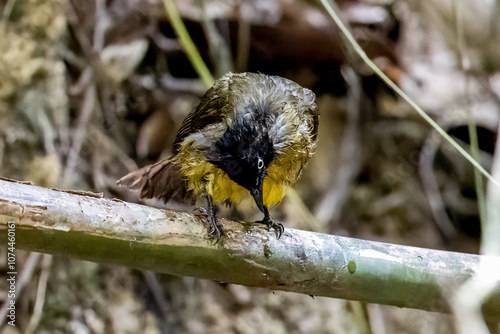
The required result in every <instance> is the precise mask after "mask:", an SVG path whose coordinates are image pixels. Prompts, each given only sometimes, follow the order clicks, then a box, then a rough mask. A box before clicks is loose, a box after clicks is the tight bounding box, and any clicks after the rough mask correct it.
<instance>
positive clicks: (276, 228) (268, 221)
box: [256, 217, 285, 239]
mask: <svg viewBox="0 0 500 334" xmlns="http://www.w3.org/2000/svg"><path fill="white" fill-rule="evenodd" d="M256 223H259V224H264V225H267V228H268V229H271V228H273V229H274V231H275V232H276V237H277V238H278V239H279V238H281V235H282V234H283V232H284V231H285V227H284V226H283V224H281V223H276V222H275V221H274V220H273V219H272V218H271V217H267V218H264V219H263V220H261V221H257V222H256Z"/></svg>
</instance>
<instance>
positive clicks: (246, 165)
mask: <svg viewBox="0 0 500 334" xmlns="http://www.w3.org/2000/svg"><path fill="white" fill-rule="evenodd" d="M247 110H248V112H247V113H245V114H244V115H243V117H240V118H238V119H234V120H233V121H232V123H231V126H230V127H229V128H228V129H227V130H226V131H225V133H224V134H223V135H222V137H221V138H220V139H219V140H217V141H216V142H215V143H214V144H213V145H212V146H211V147H210V149H209V150H208V152H207V160H208V161H209V162H210V163H212V164H214V165H215V166H217V167H218V168H220V169H222V170H223V171H224V172H225V173H226V174H227V175H228V176H229V177H230V178H231V180H233V181H234V182H236V183H238V184H239V185H241V186H242V187H245V188H246V189H249V190H251V189H254V188H255V187H256V186H258V185H259V184H260V185H261V184H262V182H263V180H264V178H265V176H266V171H267V168H268V167H269V165H270V164H271V162H272V161H273V160H274V158H275V155H276V152H275V149H274V147H273V141H272V138H270V137H269V131H268V129H269V126H270V125H271V124H270V123H271V122H272V119H273V117H272V116H273V115H272V114H270V113H269V112H267V113H266V110H265V109H263V108H256V107H255V106H249V107H247ZM259 159H261V160H262V161H263V166H261V168H259Z"/></svg>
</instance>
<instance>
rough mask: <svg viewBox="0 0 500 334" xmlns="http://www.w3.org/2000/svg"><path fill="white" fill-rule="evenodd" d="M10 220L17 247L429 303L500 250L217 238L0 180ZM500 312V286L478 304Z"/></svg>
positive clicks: (297, 233)
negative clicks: (485, 251)
mask: <svg viewBox="0 0 500 334" xmlns="http://www.w3.org/2000/svg"><path fill="white" fill-rule="evenodd" d="M9 222H15V234H16V247H18V248H22V249H26V250H31V251H37V252H43V253H50V254H64V255H69V256H73V257H76V258H79V259H84V260H89V261H96V262H107V263H117V264H121V265H125V266H130V267H135V268H141V269H149V270H153V271H156V272H162V273H168V274H173V275H183V276H195V277H200V278H206V279H212V280H216V281H223V282H229V283H236V284H243V285H248V286H256V287H266V288H270V289H276V290H285V291H293V292H298V293H303V294H308V295H316V296H328V297H334V298H343V299H351V300H361V301H366V302H370V303H380V304H388V305H396V306H400V307H411V308H418V309H423V310H431V311H442V312H446V311H448V306H447V304H448V303H447V301H448V300H450V299H451V298H452V297H453V295H454V293H455V290H456V289H457V288H458V287H459V286H461V285H462V284H463V283H464V282H465V281H467V280H468V279H469V278H471V277H473V276H474V275H475V274H476V272H477V270H478V268H479V266H480V264H481V263H485V262H487V263H489V265H491V266H493V267H496V268H500V258H498V257H491V256H490V257H486V256H479V255H472V254H461V253H453V252H445V251H437V250H430V249H423V248H416V247H407V246H399V245H391V244H385V243H379V242H371V241H365V240H358V239H352V238H346V237H338V236H333V235H326V234H320V233H313V232H307V231H301V230H294V229H291V228H287V229H286V230H285V233H284V234H283V236H282V237H281V239H279V240H278V239H276V237H275V235H274V233H273V232H272V231H271V232H269V231H267V230H266V229H265V228H263V227H261V226H260V225H259V226H257V225H255V224H248V223H239V222H235V221H230V220H226V219H222V221H221V223H222V224H223V225H224V231H225V235H224V236H223V237H222V239H221V240H220V241H219V243H217V244H214V243H213V242H212V241H210V239H209V238H208V235H207V231H206V226H205V223H204V220H203V219H202V218H200V217H197V216H194V215H192V214H189V213H185V212H176V211H169V210H160V209H156V208H152V207H148V206H144V205H138V204H133V203H127V202H123V201H120V200H116V199H108V198H102V197H100V196H96V195H90V194H89V193H78V192H71V191H60V190H50V189H45V188H41V187H36V186H32V185H28V184H23V183H18V182H13V181H8V180H0V240H1V243H6V240H7V229H8V225H12V224H9ZM483 310H484V312H485V313H486V314H487V315H488V316H491V317H494V318H497V319H500V289H497V290H496V291H495V292H494V293H493V294H492V295H491V298H490V299H489V301H488V302H487V303H486V304H485V305H484V308H483Z"/></svg>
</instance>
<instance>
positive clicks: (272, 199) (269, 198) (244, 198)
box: [182, 162, 288, 207]
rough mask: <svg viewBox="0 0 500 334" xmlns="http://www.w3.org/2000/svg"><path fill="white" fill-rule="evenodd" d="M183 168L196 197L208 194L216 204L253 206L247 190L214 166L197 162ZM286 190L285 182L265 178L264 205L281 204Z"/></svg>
mask: <svg viewBox="0 0 500 334" xmlns="http://www.w3.org/2000/svg"><path fill="white" fill-rule="evenodd" d="M185 166H186V165H184V166H183V168H182V169H183V173H184V174H185V176H186V177H187V179H188V187H189V189H190V190H192V191H193V192H194V193H195V195H196V196H198V195H202V194H209V195H211V196H212V197H213V200H214V203H217V204H219V203H224V202H227V201H230V202H232V203H235V204H236V205H239V204H240V203H242V202H249V203H251V205H253V204H254V203H253V202H254V200H253V197H252V196H251V195H250V192H249V191H248V190H247V189H245V188H244V187H242V186H240V185H239V184H237V183H236V182H234V181H233V180H231V179H230V178H229V177H228V176H227V174H226V173H224V172H223V171H222V170H220V169H219V168H217V167H215V166H214V165H212V164H210V163H208V162H199V163H197V164H196V165H193V164H192V165H190V168H185ZM287 189H288V186H287V184H286V183H285V182H280V181H277V180H276V179H275V178H273V177H271V175H269V176H267V177H266V178H265V179H264V185H263V195H264V196H263V197H264V205H265V206H267V207H269V206H271V205H274V204H277V203H279V202H281V200H282V199H283V197H284V196H285V194H286V191H287Z"/></svg>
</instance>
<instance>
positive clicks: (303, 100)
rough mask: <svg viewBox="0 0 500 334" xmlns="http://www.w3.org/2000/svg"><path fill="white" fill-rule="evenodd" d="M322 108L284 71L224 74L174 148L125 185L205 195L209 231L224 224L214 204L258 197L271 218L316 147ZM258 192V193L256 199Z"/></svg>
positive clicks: (145, 193)
mask: <svg viewBox="0 0 500 334" xmlns="http://www.w3.org/2000/svg"><path fill="white" fill-rule="evenodd" d="M317 133H318V112H317V106H316V102H315V95H314V93H313V92H312V91H311V90H309V89H306V88H303V87H301V86H300V85H299V84H297V83H295V82H293V81H291V80H288V79H285V78H282V77H278V76H269V75H264V74H256V73H240V74H234V73H229V74H226V75H224V76H223V77H221V78H220V79H218V80H217V81H216V82H215V83H214V85H213V86H212V87H211V88H210V89H209V90H208V91H207V92H206V93H205V95H204V96H203V98H202V99H201V101H200V103H199V105H198V106H197V107H196V108H194V109H193V111H191V112H190V113H189V114H188V116H187V117H186V119H185V120H184V121H183V123H182V125H181V127H180V129H179V131H178V133H177V136H176V139H175V142H174V149H173V152H174V154H173V155H172V156H171V157H169V158H167V159H165V160H162V161H160V162H157V163H155V164H152V165H148V166H146V167H143V168H141V169H139V170H137V171H134V172H132V173H130V174H128V175H126V176H124V177H123V178H122V179H120V180H119V181H118V184H120V185H124V186H128V187H129V188H131V189H135V190H140V195H141V197H142V198H158V199H162V200H164V201H165V202H167V201H168V200H170V199H173V200H176V201H185V200H187V199H188V198H191V199H196V198H197V197H198V196H206V198H207V203H208V210H207V214H208V224H209V233H210V234H211V235H213V236H215V237H216V238H217V239H219V238H220V237H221V235H222V233H223V232H222V225H220V223H219V222H218V221H217V218H216V215H215V206H214V205H215V204H219V203H235V204H236V205H238V204H239V203H240V202H242V201H243V200H245V199H246V198H250V199H251V198H252V197H253V200H254V201H255V204H256V205H257V207H258V208H259V210H260V211H262V212H263V213H264V219H263V220H262V221H260V222H258V223H263V224H266V225H267V226H268V227H272V228H274V229H275V230H276V233H277V234H278V237H280V236H281V234H282V233H283V231H284V228H283V225H282V224H281V223H276V222H274V221H273V219H272V218H271V215H270V214H269V207H270V206H271V205H273V204H277V203H279V202H281V200H282V199H283V197H284V196H285V194H286V192H287V189H289V187H291V186H293V185H294V184H295V183H296V182H297V180H298V178H299V176H300V174H301V172H302V170H303V168H304V167H305V166H306V164H307V162H308V160H309V158H310V157H311V155H312V154H313V152H314V149H315V146H316V141H317ZM250 196H251V197H250Z"/></svg>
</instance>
